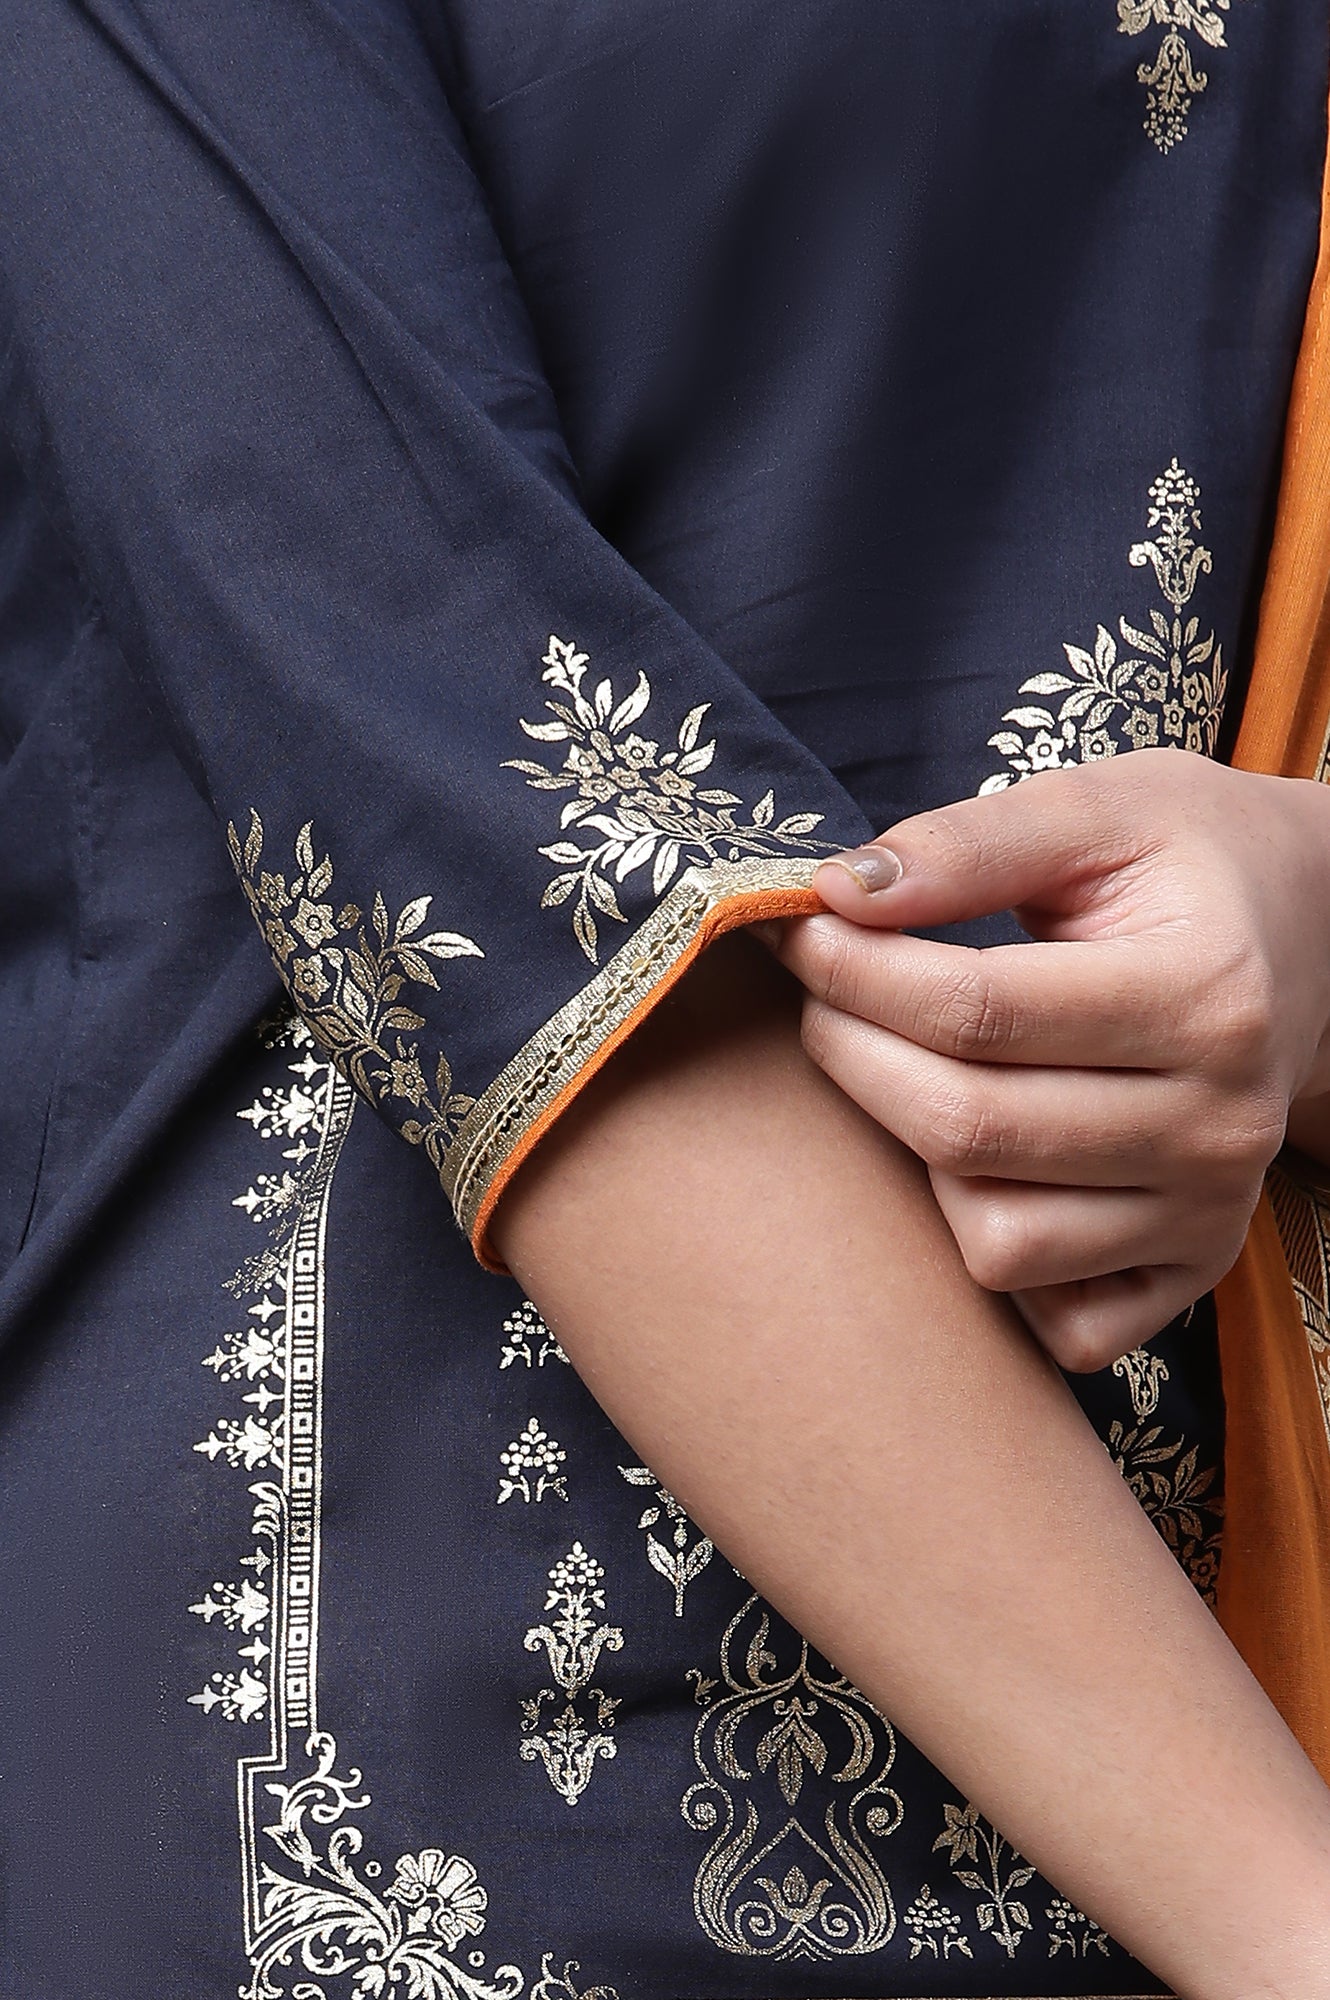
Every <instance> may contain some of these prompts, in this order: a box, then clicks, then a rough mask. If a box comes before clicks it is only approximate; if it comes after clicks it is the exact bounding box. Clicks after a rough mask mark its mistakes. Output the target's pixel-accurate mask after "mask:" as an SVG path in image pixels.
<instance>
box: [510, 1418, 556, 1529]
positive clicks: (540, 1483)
mask: <svg viewBox="0 0 1330 2000" xmlns="http://www.w3.org/2000/svg"><path fill="white" fill-rule="evenodd" d="M567 1463H568V1454H567V1452H566V1451H565V1450H564V1448H563V1446H562V1445H561V1444H560V1443H559V1441H558V1439H557V1438H552V1437H551V1436H550V1434H549V1432H548V1431H546V1430H545V1429H544V1428H543V1427H542V1426H541V1425H540V1424H539V1423H538V1422H537V1420H536V1419H535V1417H528V1418H527V1421H526V1424H525V1426H524V1427H523V1429H522V1430H520V1431H519V1432H518V1434H517V1436H516V1437H515V1438H514V1439H513V1441H512V1443H511V1444H508V1445H505V1446H504V1448H503V1450H502V1451H501V1452H500V1453H499V1468H500V1470H499V1497H498V1500H497V1502H496V1503H495V1504H496V1505H497V1506H499V1507H502V1505H503V1503H504V1501H505V1500H511V1499H513V1498H514V1497H515V1496H518V1495H520V1497H521V1498H522V1499H523V1500H525V1501H526V1503H527V1505H528V1506H530V1505H531V1504H532V1503H533V1502H534V1503H536V1504H537V1505H538V1504H539V1503H540V1501H542V1500H543V1499H544V1498H545V1495H546V1494H547V1493H554V1494H557V1495H558V1497H559V1499H560V1500H566V1499H567V1498H568V1482H567V1476H566V1474H565V1473H564V1471H563V1467H564V1466H565V1465H566V1464H567Z"/></svg>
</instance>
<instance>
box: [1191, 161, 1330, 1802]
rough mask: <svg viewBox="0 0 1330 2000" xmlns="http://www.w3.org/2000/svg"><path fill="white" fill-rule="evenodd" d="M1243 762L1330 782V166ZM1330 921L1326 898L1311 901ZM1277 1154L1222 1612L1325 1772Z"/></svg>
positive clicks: (1321, 1631) (1252, 1261)
mask: <svg viewBox="0 0 1330 2000" xmlns="http://www.w3.org/2000/svg"><path fill="white" fill-rule="evenodd" d="M1233 762H1234V763H1235V764H1236V765H1240V766H1241V767H1242V768H1243V769H1245V770H1250V771H1266V772H1270V773H1272V774H1275V775H1278V776H1282V777H1290V778H1318V779H1321V780H1325V781H1330V160H1328V161H1327V171H1326V183H1325V190H1324V194H1323V198H1322V207H1321V241H1320V254H1319V256H1318V259H1317V264H1316V271H1315V275H1314V277H1313V279H1312V288H1311V296H1310V299H1309V302H1308V308H1307V320H1306V325H1305V328H1304V331H1303V337H1302V344H1301V347H1300V350H1299V353H1298V361H1297V367H1296V370H1295V373H1294V378H1293V390H1292V396H1291V399H1290V404H1289V417H1288V429H1287V434H1286V437H1285V444H1284V463H1283V470H1282V476H1281V480H1280V488H1279V504H1278V511H1277V515H1276V521H1275V534H1274V542H1273V545H1272V548H1271V554H1270V564H1269V569H1268V571H1267V575H1266V582H1265V588H1264V591H1263V594H1262V598H1261V609H1260V619H1259V624H1258V628H1257V638H1256V657H1255V661H1254V664H1253V667H1252V678H1251V685H1250V689H1249V692H1248V695H1247V700H1246V703H1245V705H1244V708H1243V713H1242V725H1241V729H1240V731H1239V734H1238V742H1237V748H1236V751H1235V753H1234V757H1233ZM1309 916H1310V919H1311V921H1313V922H1315V921H1321V922H1324V923H1327V924H1330V909H1328V910H1324V911H1313V912H1309ZM1304 1166H1305V1163H1289V1164H1287V1165H1286V1163H1285V1161H1284V1160H1281V1161H1280V1162H1279V1163H1278V1164H1277V1166H1276V1167H1275V1168H1273V1169H1272V1170H1271V1174H1270V1177H1269V1181H1268V1183H1267V1189H1266V1193H1265V1194H1264V1196H1263V1197H1262V1200H1261V1204H1260V1207H1259V1208H1258V1210H1257V1212H1256V1215H1255V1217H1254V1218H1253V1221H1252V1226H1251V1230H1250V1232H1249V1234H1248V1237H1247V1242H1246V1246H1245V1248H1244V1250H1243V1253H1242V1255H1241V1257H1240V1258H1239V1260H1238V1262H1237V1264H1236V1265H1235V1266H1234V1268H1233V1270H1232V1271H1231V1272H1230V1273H1229V1275H1228V1277H1227V1278H1225V1280H1224V1281H1223V1283H1222V1284H1221V1285H1220V1287H1219V1290H1218V1294H1217V1305H1218V1312H1219V1350H1220V1361H1221V1367H1222V1371H1223V1382H1224V1401H1225V1407H1226V1411H1227V1418H1226V1422H1227V1442H1226V1446H1225V1454H1224V1458H1225V1464H1224V1472H1225V1486H1226V1492H1227V1499H1226V1503H1225V1527H1224V1555H1223V1562H1222V1565H1221V1568H1220V1578H1219V1616H1220V1619H1221V1621H1222V1623H1223V1625H1224V1628H1225V1630H1226V1631H1227V1632H1228V1634H1229V1636H1230V1638H1231V1639H1232V1640H1233V1642H1234V1644H1235V1645H1236V1646H1237V1648H1238V1650H1239V1652H1241V1654H1242V1655H1243V1658H1244V1659H1245V1660H1246V1661H1247V1664H1248V1665H1249V1666H1250V1667H1251V1669H1252V1671H1253V1672H1254V1673H1255V1674H1256V1676H1257V1678H1258V1679H1259V1680H1260V1681H1261V1683H1262V1685H1263V1686H1264V1687H1265V1689H1266V1692H1267V1693H1268V1694H1269V1695H1270V1697H1271V1699H1272V1700H1273V1701H1274V1703H1275V1705H1276V1707H1277V1708H1278V1709H1279V1710H1280V1712H1281V1713H1282V1715H1283V1716H1284V1719H1285V1720H1286V1721H1287V1723H1288V1724H1289V1726H1290V1728H1291V1729H1292V1730H1293V1731H1294V1733H1295V1734H1296V1735H1297V1737H1298V1738H1299V1740H1300V1741H1301V1743H1302V1744H1303V1746H1304V1748H1305V1749H1306V1751H1307V1753H1308V1755H1309V1756H1310V1757H1311V1758H1312V1760H1313V1762H1314V1763H1316V1765H1317V1766H1318V1768H1319V1769H1320V1771H1321V1773H1322V1775H1323V1776H1324V1777H1325V1778H1326V1779H1327V1781H1330V1174H1325V1175H1319V1176H1316V1177H1315V1178H1313V1177H1311V1176H1309V1175H1308V1174H1307V1173H1306V1172H1305V1171H1303V1168H1304Z"/></svg>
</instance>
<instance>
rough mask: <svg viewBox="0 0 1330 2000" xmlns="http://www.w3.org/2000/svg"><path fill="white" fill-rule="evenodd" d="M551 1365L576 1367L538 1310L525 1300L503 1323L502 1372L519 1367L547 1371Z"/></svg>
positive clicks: (500, 1353)
mask: <svg viewBox="0 0 1330 2000" xmlns="http://www.w3.org/2000/svg"><path fill="white" fill-rule="evenodd" d="M547 1361H561V1362H562V1363H563V1365H564V1367H565V1368H568V1367H571V1366H572V1363H571V1362H570V1361H569V1359H568V1356H567V1355H566V1354H565V1353H564V1351H563V1349H562V1348H561V1347H560V1345H559V1343H558V1341H557V1340H556V1339H555V1338H554V1335H553V1334H552V1333H551V1332H550V1330H549V1328H548V1327H547V1326H546V1324H545V1322H544V1320H543V1319H542V1318H541V1316H540V1313H539V1311H538V1309H537V1308H536V1307H535V1306H533V1305H532V1303H531V1301H530V1299H523V1301H522V1303H521V1305H520V1306H518V1308H517V1310H516V1311H515V1312H510V1313H509V1314H508V1317H507V1318H506V1319H505V1320H504V1323H503V1340H502V1343H501V1346H500V1349H499V1367H500V1370H502V1369H505V1368H516V1367H517V1366H518V1365H519V1364H520V1365H522V1366H524V1367H526V1368H543V1367H544V1366H545V1363H546V1362H547Z"/></svg>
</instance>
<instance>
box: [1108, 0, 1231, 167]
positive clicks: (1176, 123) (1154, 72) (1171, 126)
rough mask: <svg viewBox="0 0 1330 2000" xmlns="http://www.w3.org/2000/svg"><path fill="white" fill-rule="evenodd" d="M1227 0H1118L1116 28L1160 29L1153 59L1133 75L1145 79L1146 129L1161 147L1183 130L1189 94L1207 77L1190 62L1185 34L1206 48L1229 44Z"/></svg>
mask: <svg viewBox="0 0 1330 2000" xmlns="http://www.w3.org/2000/svg"><path fill="white" fill-rule="evenodd" d="M1229 4H1230V0H1214V4H1213V6H1211V5H1209V4H1208V0H1118V33H1119V34H1122V35H1142V34H1145V33H1146V31H1147V30H1148V29H1150V28H1155V27H1159V28H1162V29H1163V30H1164V36H1163V40H1162V41H1161V42H1160V44H1159V48H1158V51H1157V53H1156V55H1155V57H1154V60H1153V62H1143V63H1141V65H1140V66H1139V68H1138V69H1137V71H1136V80H1137V82H1138V83H1143V84H1144V85H1145V92H1146V96H1145V130H1146V132H1147V133H1148V135H1149V137H1150V138H1151V139H1152V140H1153V141H1154V143H1155V145H1156V146H1157V147H1158V148H1159V150H1160V152H1161V153H1168V152H1171V151H1172V149H1173V147H1174V146H1176V145H1178V144H1179V143H1180V142H1181V141H1182V140H1183V139H1185V138H1186V136H1187V130H1188V120H1189V118H1190V116H1191V109H1192V100H1193V98H1196V97H1199V96H1200V94H1201V92H1202V91H1203V90H1204V89H1205V88H1206V87H1207V85H1208V84H1209V81H1210V77H1209V73H1208V71H1206V70H1203V69H1197V68H1196V67H1195V65H1194V63H1193V62H1192V51H1191V45H1190V44H1189V42H1188V41H1187V39H1186V38H1187V36H1188V35H1195V36H1196V39H1197V40H1198V41H1199V42H1200V43H1201V44H1202V45H1203V46H1204V47H1205V48H1207V49H1222V48H1226V47H1227V43H1226V42H1225V40H1224V15H1225V14H1226V13H1227V12H1228V11H1229Z"/></svg>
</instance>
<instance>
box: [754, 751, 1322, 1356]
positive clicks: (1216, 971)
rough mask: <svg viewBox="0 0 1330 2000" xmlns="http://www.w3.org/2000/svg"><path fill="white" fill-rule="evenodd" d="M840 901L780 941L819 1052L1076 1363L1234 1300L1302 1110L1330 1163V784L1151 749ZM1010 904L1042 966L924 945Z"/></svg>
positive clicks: (1000, 807) (975, 1250) (885, 873)
mask: <svg viewBox="0 0 1330 2000" xmlns="http://www.w3.org/2000/svg"><path fill="white" fill-rule="evenodd" d="M897 863H898V864H899V867H898V869H897V865H896V864H897ZM817 887H818V891H819V893H820V894H821V896H822V897H823V899H824V901H825V902H826V903H827V905H828V908H829V910H830V911H831V912H834V913H835V914H829V915H827V916H817V917H811V918H806V919H804V920H802V921H800V922H797V923H793V924H790V925H788V926H787V927H786V930H785V933H784V936H783V938H782V941H781V943H780V945H779V953H780V956H781V957H782V958H783V960H784V961H785V963H786V964H787V965H788V966H789V967H790V968H791V969H792V970H793V971H794V972H795V973H796V974H797V976H798V977H799V979H800V980H801V981H802V982H803V985H804V986H805V988H806V989H807V992H808V995H809V998H808V1000H807V1002H806V1004H805V1008H804V1042H805V1046H806V1047H807V1049H808V1050H809V1052H810V1053H811V1054H812V1056H813V1057H814V1058H815V1060H816V1061H817V1062H818V1063H819V1064H820V1065H821V1067H822V1068H823V1069H824V1070H825V1071H826V1072H827V1074H828V1075H829V1076H831V1077H833V1078H834V1079H835V1081H836V1082H837V1083H839V1084H840V1085H841V1087H842V1089H844V1090H845V1091H847V1092H848V1093H849V1095H850V1096H851V1097H853V1098H855V1099H857V1100H858V1102H859V1103H860V1104H862V1105H863V1106H864V1108H865V1109H866V1110H867V1111H869V1112H871V1114H872V1115H873V1116H874V1117H875V1118H876V1119H878V1120H879V1122H880V1123H881V1124H883V1125H885V1126H886V1127H887V1128H888V1129H889V1130H890V1131H892V1132H894V1133H895V1134H896V1135H897V1136H898V1137H899V1138H901V1139H903V1140H904V1141H905V1143H906V1144H907V1145H908V1146H910V1147H912V1148H913V1150H914V1151H915V1152H916V1153H918V1154H919V1155H920V1156H921V1157H922V1158H923V1159H924V1160H925V1161H926V1162H927V1165H928V1168H929V1172H930V1175H931V1178H932V1182H933V1188H934V1192H935V1194H936V1196H937V1200H938V1202H939V1204H940V1206H941V1208H942V1210H943V1213H944V1214H945V1216H946V1218H947V1221H948V1222H949V1223H950V1225H951V1228H952V1231H953V1233H954V1235H955V1237H956V1240H957V1242H958V1243H959V1245H960V1248H961V1252H962V1254H963V1256H964V1258H965V1262H966V1264H967V1266H968V1268H969V1270H970V1272H971V1274H972V1276H973V1277H975V1278H976V1279H977V1280H978V1281H979V1282H980V1283H981V1284H983V1285H986V1286H988V1287H989V1288H990V1289H992V1290H994V1291H1004V1292H1012V1293H1014V1294H1015V1295H1016V1301H1017V1304H1018V1305H1019V1307H1020V1310H1021V1311H1022V1313H1023V1314H1024V1316H1025V1318H1026V1319H1027V1321H1028V1322H1029V1324H1030V1326H1031V1327H1032V1328H1033V1330H1034V1332H1035V1333H1036V1334H1037V1335H1038V1337H1039V1338H1040V1340H1041V1341H1042V1342H1043V1344H1044V1345H1045V1347H1047V1348H1048V1349H1049V1351H1050V1352H1051V1353H1052V1355H1053V1356H1054V1358H1055V1359H1056V1360H1057V1361H1059V1362H1060V1363H1061V1364H1062V1365H1063V1366H1064V1367H1067V1368H1072V1369H1078V1370H1088V1369H1093V1368H1100V1367H1103V1366H1105V1365H1106V1364H1107V1363H1108V1362H1110V1361H1112V1360H1114V1359H1115V1358H1116V1357H1117V1356H1118V1355H1120V1354H1123V1353H1125V1352H1126V1351H1127V1350H1128V1349H1129V1348H1132V1347H1135V1346H1137V1345H1138V1344H1139V1343H1140V1342H1141V1341H1142V1340H1145V1339H1148V1338H1149V1337H1150V1335H1151V1334H1154V1333H1157V1332H1158V1331H1159V1329H1160V1328H1161V1327H1162V1326H1164V1325H1166V1324H1167V1322H1168V1321H1169V1320H1170V1319H1171V1318H1172V1317H1173V1316H1174V1315H1175V1314H1176V1313H1178V1312H1180V1311H1182V1310H1183V1309H1184V1308H1185V1307H1186V1306H1188V1305H1189V1304H1190V1303H1191V1302H1192V1300H1194V1299H1196V1298H1198V1297H1199V1296H1200V1295H1201V1294H1202V1293H1203V1292H1205V1291H1207V1290H1208V1289H1209V1288H1210V1287H1211V1286H1212V1285H1213V1284H1215V1283H1216V1282H1217V1281H1218V1280H1219V1279H1220V1278H1221V1277H1222V1276H1223V1274H1224V1273H1225V1272H1226V1271H1227V1270H1228V1269H1229V1267H1230V1266H1231V1264H1232V1263H1233V1261H1234V1259H1235V1258H1236V1257H1237V1255H1238V1252H1239V1250H1240V1249H1241V1247H1242V1242H1243V1237H1244V1235H1245V1232H1246V1229H1247V1224H1248V1222H1249V1220H1250V1217H1251V1213H1252V1210H1253V1208H1254V1207H1255V1204H1256V1201H1257V1198H1258V1196H1259V1193H1260V1189H1261V1181H1262V1176H1263V1174H1264V1172H1265V1169H1266V1167H1267V1165H1268V1164H1269V1162H1270V1160H1271V1159H1272V1158H1273V1156H1274V1154H1275V1153H1276V1152H1277V1150H1278V1148H1279V1146H1280V1145H1281V1143H1282V1141H1283V1138H1284V1134H1285V1129H1286V1126H1290V1107H1292V1108H1293V1118H1292V1121H1291V1126H1290V1129H1291V1131H1292V1135H1293V1137H1294V1138H1295V1139H1296V1140H1297V1142H1298V1143H1299V1144H1301V1145H1302V1146H1303V1147H1304V1148H1305V1149H1307V1150H1309V1151H1316V1152H1318V1153H1320V1154H1321V1156H1322V1157H1324V1158H1330V1117H1328V1116H1326V1112H1327V1107H1330V1097H1327V1093H1330V787H1327V786H1323V785H1315V784H1310V783H1304V782H1302V781H1300V780H1295V779H1287V778H1265V777H1257V776H1253V775H1251V774H1249V773H1246V772H1240V771H1234V770H1230V769H1228V768H1227V767H1224V766H1221V765H1215V764H1212V763H1210V762H1208V761H1207V760H1206V759H1204V758H1201V757H1195V756H1188V755H1185V754H1179V753H1178V752H1176V751H1172V750H1148V751H1139V752H1135V753H1133V754H1132V755H1130V756H1125V757H1121V758H1116V759H1114V760H1113V761H1112V762H1107V763H1103V764H1093V765H1083V766H1079V767H1077V768H1075V769H1071V770H1067V771H1056V772H1049V773H1047V774H1045V775H1043V776H1040V777H1039V778H1037V779H1034V780H1031V781H1028V782H1027V783H1025V784H1022V785H1019V786H1014V787H1012V788H1011V789H1010V790H1008V791H1004V792H1000V793H996V794H993V795H990V796H989V797H987V798H978V799H969V800H965V801H963V802H961V803H959V804H957V805H953V806H947V807H945V808H944V809H942V810H941V811H938V812H932V813H925V814H922V815H921V816H919V817H918V818H915V819H909V820H904V821H902V822H901V824H900V825H899V826H897V827H895V828H893V829H892V830H891V832H890V833H889V834H887V835H884V836H883V838H882V840H881V842H879V843H876V844H875V845H874V846H872V847H868V848H862V849H859V850H857V851H856V852H855V853H852V854H849V855H845V856H841V857H838V858H837V859H836V860H835V861H830V862H827V863H826V864H825V865H824V866H823V867H822V868H821V869H820V870H819V873H818V877H817ZM1007 908H1012V909H1014V910H1015V912H1016V914H1017V916H1018V917H1019V919H1020V921H1021V923H1022V924H1023V925H1024V927H1025V929H1026V930H1028V931H1029V932H1030V933H1031V936H1032V938H1034V939H1035V940H1038V942H1033V943H1028V944H1018V945H1009V946H999V947H996V948H993V949H990V950H984V951H976V950H971V949H967V948H964V947H961V946H958V945H949V944H940V943H934V942H931V941H929V940H926V939H923V938H918V937H908V936H903V935H901V934H900V927H902V926H905V925H909V926H911V927H912V928H921V927H924V926H929V927H932V926H936V925H941V924H948V923H953V922H957V921H960V920H963V919H966V918H971V917H977V916H983V915H986V914H989V913H991V912H993V911H997V910H1002V909H1007ZM847 920H848V921H847Z"/></svg>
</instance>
